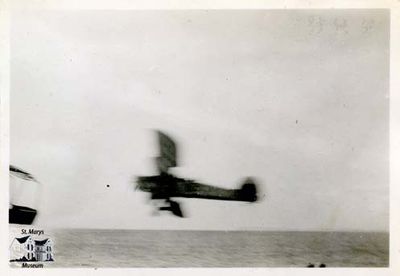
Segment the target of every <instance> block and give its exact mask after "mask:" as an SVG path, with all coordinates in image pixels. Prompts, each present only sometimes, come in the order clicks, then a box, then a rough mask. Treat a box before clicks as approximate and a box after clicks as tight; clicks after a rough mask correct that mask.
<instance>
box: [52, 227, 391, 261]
mask: <svg viewBox="0 0 400 276" xmlns="http://www.w3.org/2000/svg"><path fill="white" fill-rule="evenodd" d="M50 236H51V239H52V240H53V242H54V246H53V247H54V251H53V255H54V262H47V263H46V267H66V268H77V267H91V268H100V267H120V268H122V267H131V268H134V267H175V268H176V267H227V268H229V267H306V266H307V265H309V264H314V265H315V266H319V265H320V264H324V265H326V267H386V266H388V264H389V234H388V233H371V232H269V231H161V230H98V229H58V230H53V231H51V233H50Z"/></svg>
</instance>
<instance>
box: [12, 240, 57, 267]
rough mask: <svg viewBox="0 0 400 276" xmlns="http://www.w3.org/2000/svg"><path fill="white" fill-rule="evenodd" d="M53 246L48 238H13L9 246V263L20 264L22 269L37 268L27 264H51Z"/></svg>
mask: <svg viewBox="0 0 400 276" xmlns="http://www.w3.org/2000/svg"><path fill="white" fill-rule="evenodd" d="M53 246H54V244H53V242H52V240H51V239H50V238H45V239H33V238H32V236H31V235H27V236H23V237H20V238H14V239H13V240H12V242H11V246H10V262H22V267H31V266H35V267H37V265H31V264H28V262H52V261H54V255H53Z"/></svg>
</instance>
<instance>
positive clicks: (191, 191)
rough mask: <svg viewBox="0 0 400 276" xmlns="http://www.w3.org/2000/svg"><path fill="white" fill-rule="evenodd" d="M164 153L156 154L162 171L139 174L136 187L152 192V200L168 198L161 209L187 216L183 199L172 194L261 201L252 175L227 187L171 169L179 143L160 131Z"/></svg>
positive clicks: (160, 142)
mask: <svg viewBox="0 0 400 276" xmlns="http://www.w3.org/2000/svg"><path fill="white" fill-rule="evenodd" d="M157 135H158V143H159V147H160V154H159V156H158V157H156V163H157V167H158V171H159V174H158V175H154V176H139V177H137V180H136V189H139V190H141V191H144V192H149V193H151V199H152V200H157V199H158V200H164V202H165V206H161V207H158V210H160V211H171V212H172V213H173V214H174V215H176V216H178V217H184V215H183V213H182V210H181V207H180V203H178V202H177V201H174V200H171V198H176V197H182V198H203V199H215V200H231V201H247V202H255V201H257V189H256V185H255V183H254V181H253V180H252V179H251V178H247V179H245V181H244V183H243V184H242V186H241V188H240V189H224V188H219V187H216V186H210V185H206V184H201V183H197V182H195V181H193V180H188V179H184V178H179V177H176V176H174V175H173V174H171V173H170V168H173V167H176V166H177V147H176V143H175V142H174V141H173V140H172V139H171V138H170V137H169V136H167V135H166V134H165V133H163V132H161V131H157Z"/></svg>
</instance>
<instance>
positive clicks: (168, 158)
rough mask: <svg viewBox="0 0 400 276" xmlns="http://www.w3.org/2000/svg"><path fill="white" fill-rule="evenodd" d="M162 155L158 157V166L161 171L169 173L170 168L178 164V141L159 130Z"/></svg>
mask: <svg viewBox="0 0 400 276" xmlns="http://www.w3.org/2000/svg"><path fill="white" fill-rule="evenodd" d="M157 135H158V143H159V147H160V155H159V156H158V157H157V166H158V170H159V171H160V173H167V172H168V169H169V168H172V167H176V166H177V162H176V159H177V150H176V143H175V142H174V141H173V140H172V138H170V137H169V136H168V135H166V134H165V133H163V132H161V131H157Z"/></svg>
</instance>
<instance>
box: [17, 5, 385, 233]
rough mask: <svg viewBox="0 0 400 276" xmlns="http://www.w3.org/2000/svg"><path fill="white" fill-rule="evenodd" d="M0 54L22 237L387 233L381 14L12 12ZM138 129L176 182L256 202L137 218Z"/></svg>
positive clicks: (148, 209) (188, 203)
mask: <svg viewBox="0 0 400 276" xmlns="http://www.w3.org/2000/svg"><path fill="white" fill-rule="evenodd" d="M10 39H11V64H10V66H11V71H10V72H11V82H10V84H11V90H10V162H11V163H12V164H13V165H15V166H18V167H20V168H23V169H25V170H27V171H29V172H30V173H32V174H33V175H35V176H36V178H37V179H38V180H39V181H40V182H41V188H40V193H39V195H38V197H39V203H38V206H37V208H38V210H39V216H38V219H37V221H36V223H37V224H38V225H42V226H46V227H57V228H63V227H73V228H129V229H202V230H313V231H320V230H332V231H347V230H356V231H388V227H389V150H388V146H389V87H388V84H389V13H388V11H385V10H325V11H322V10H297V11H295V10H269V11H268V10H258V11H256V10H230V11H229V10H198V11H194V10H192V11H188V10H181V11H18V12H14V13H13V14H12V16H11V30H10ZM154 129H161V130H163V131H165V132H166V133H168V134H169V135H170V136H171V137H173V138H174V139H176V141H177V143H178V146H179V152H180V156H179V167H177V168H174V169H173V172H174V173H175V174H176V175H177V176H180V177H185V178H190V179H195V180H196V181H199V182H202V183H207V184H212V185H216V186H219V187H225V188H237V187H240V185H241V182H242V181H243V179H244V178H245V177H247V176H252V177H254V178H255V179H256V181H257V184H258V187H259V193H260V196H261V198H262V200H261V201H259V202H257V203H254V204H249V203H242V202H224V201H212V200H201V199H182V200H181V202H182V205H183V206H182V207H183V208H184V211H185V213H186V214H187V217H186V218H184V219H180V218H176V217H174V216H172V215H170V214H168V213H163V214H160V215H158V216H154V215H152V213H153V211H154V206H152V204H151V203H150V202H149V201H148V197H149V195H148V194H146V193H143V192H138V191H134V189H133V187H134V184H133V183H132V179H134V177H135V176H139V175H152V174H155V173H156V167H155V164H154V157H155V156H157V154H158V153H157V144H156V136H155V133H154V131H153V130H154ZM107 185H108V187H107Z"/></svg>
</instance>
